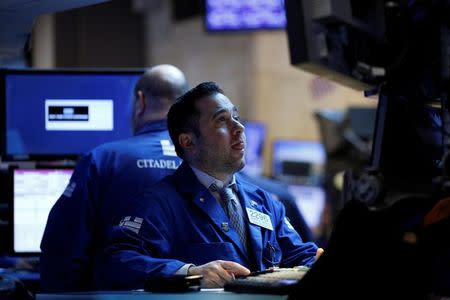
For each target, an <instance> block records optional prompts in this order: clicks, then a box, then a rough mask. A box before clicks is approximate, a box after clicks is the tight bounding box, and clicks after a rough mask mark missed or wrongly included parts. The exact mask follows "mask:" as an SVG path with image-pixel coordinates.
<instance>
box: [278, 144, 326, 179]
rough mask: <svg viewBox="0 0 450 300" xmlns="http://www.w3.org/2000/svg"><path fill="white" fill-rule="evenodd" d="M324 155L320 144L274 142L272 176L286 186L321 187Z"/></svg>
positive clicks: (324, 161)
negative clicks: (286, 184)
mask: <svg viewBox="0 0 450 300" xmlns="http://www.w3.org/2000/svg"><path fill="white" fill-rule="evenodd" d="M325 163H326V153H325V149H324V146H323V145H322V143H320V142H318V141H310V140H275V141H274V142H273V147H272V176H273V177H274V178H275V179H278V180H280V181H283V182H286V183H288V184H301V185H316V186H317V185H321V184H322V183H323V178H324V168H325Z"/></svg>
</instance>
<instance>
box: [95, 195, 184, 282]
mask: <svg viewBox="0 0 450 300" xmlns="http://www.w3.org/2000/svg"><path fill="white" fill-rule="evenodd" d="M152 197H153V196H152V195H149V194H143V196H139V197H138V199H137V201H135V202H134V203H135V204H133V205H131V207H129V208H128V209H127V212H126V215H124V217H123V219H122V220H121V221H120V223H119V225H117V226H114V227H113V228H112V229H111V232H110V235H109V238H108V240H109V242H108V244H107V245H106V247H105V250H104V251H103V252H102V253H100V255H99V257H97V259H96V262H97V263H98V264H97V265H96V268H95V272H94V274H95V275H94V276H95V278H94V282H95V289H97V290H130V289H139V288H143V286H144V282H145V280H146V279H147V278H151V277H155V278H158V277H169V276H172V275H174V274H175V272H176V271H177V270H178V269H179V268H181V267H182V266H184V265H185V264H186V263H185V262H181V261H179V260H175V259H171V258H170V257H172V256H173V255H172V252H173V249H172V246H171V244H172V240H173V239H174V238H176V237H174V236H173V234H171V233H172V232H173V231H171V229H170V224H171V222H170V218H171V216H170V212H168V211H167V210H166V209H164V208H163V207H162V205H160V203H159V202H158V201H153V200H154V199H152ZM136 203H144V204H143V205H141V204H136Z"/></svg>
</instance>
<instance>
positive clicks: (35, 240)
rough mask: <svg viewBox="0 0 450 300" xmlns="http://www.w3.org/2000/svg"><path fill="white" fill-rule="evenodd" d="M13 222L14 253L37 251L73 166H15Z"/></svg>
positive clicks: (11, 210) (27, 253)
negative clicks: (51, 211)
mask: <svg viewBox="0 0 450 300" xmlns="http://www.w3.org/2000/svg"><path fill="white" fill-rule="evenodd" d="M11 172H12V177H13V179H12V184H13V186H12V199H11V201H10V205H9V207H10V220H11V221H10V222H11V225H12V226H10V227H11V230H12V234H11V235H10V236H11V237H12V243H11V245H12V253H13V254H15V255H37V254H39V253H40V244H41V239H42V236H43V234H44V229H45V225H46V224H47V218H48V214H49V212H50V210H51V208H52V207H53V205H54V204H55V202H56V200H58V198H59V197H60V196H61V194H62V193H63V192H64V190H65V189H66V187H67V184H68V183H69V179H70V176H71V175H72V172H73V169H72V168H66V167H51V168H50V167H49V168H39V169H19V168H13V169H12V170H11Z"/></svg>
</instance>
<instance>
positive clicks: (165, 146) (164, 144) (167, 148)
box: [160, 140, 177, 156]
mask: <svg viewBox="0 0 450 300" xmlns="http://www.w3.org/2000/svg"><path fill="white" fill-rule="evenodd" d="M160 143H161V148H162V151H163V154H164V155H166V156H177V153H176V152H175V146H174V145H172V143H171V142H170V141H169V140H161V141H160Z"/></svg>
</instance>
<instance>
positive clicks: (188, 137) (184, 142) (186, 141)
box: [178, 133, 195, 151]
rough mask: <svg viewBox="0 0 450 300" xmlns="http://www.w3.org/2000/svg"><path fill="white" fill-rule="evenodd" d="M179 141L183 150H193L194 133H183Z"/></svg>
mask: <svg viewBox="0 0 450 300" xmlns="http://www.w3.org/2000/svg"><path fill="white" fill-rule="evenodd" d="M178 143H179V144H180V146H181V148H183V150H191V151H192V149H193V147H194V146H195V144H194V138H193V134H192V133H182V134H180V135H179V136H178Z"/></svg>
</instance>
